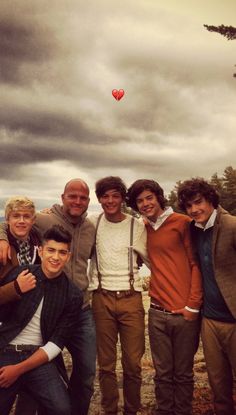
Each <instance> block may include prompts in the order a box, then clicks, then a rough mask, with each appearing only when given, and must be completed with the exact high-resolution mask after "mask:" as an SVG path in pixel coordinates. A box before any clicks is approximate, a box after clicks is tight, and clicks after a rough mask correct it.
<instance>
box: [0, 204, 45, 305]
mask: <svg viewBox="0 0 236 415" xmlns="http://www.w3.org/2000/svg"><path fill="white" fill-rule="evenodd" d="M5 218H6V222H7V236H8V239H9V242H10V252H11V258H10V259H8V261H7V263H6V265H1V266H0V280H1V279H3V278H4V277H5V275H6V274H7V273H8V272H9V271H10V270H11V269H12V268H14V267H16V266H17V265H22V264H25V265H26V264H34V263H39V262H40V259H39V256H38V252H37V249H38V245H39V241H40V239H39V235H38V234H37V232H35V231H34V230H33V229H32V226H33V224H34V221H35V206H34V203H33V202H32V201H31V200H30V199H28V198H27V197H24V196H15V197H12V198H10V199H9V200H8V201H7V203H6V206H5ZM34 287H35V278H34V276H33V275H30V273H28V272H27V271H23V272H22V273H21V274H20V275H19V277H18V278H17V279H16V280H15V281H14V282H11V283H9V284H6V285H4V286H3V287H0V304H3V303H5V302H8V301H12V300H15V299H19V298H20V294H21V292H22V293H23V292H26V291H28V290H31V289H33V288H34Z"/></svg>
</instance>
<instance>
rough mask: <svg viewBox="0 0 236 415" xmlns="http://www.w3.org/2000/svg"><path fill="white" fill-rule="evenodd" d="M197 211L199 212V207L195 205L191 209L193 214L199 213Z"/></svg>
mask: <svg viewBox="0 0 236 415" xmlns="http://www.w3.org/2000/svg"><path fill="white" fill-rule="evenodd" d="M197 210H198V207H197V205H195V204H194V203H193V204H192V205H191V207H190V212H191V213H195V212H197Z"/></svg>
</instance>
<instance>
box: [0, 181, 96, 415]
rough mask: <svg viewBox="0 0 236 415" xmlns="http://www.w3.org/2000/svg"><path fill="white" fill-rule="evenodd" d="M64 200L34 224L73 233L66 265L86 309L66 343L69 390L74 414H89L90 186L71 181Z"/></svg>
mask: <svg viewBox="0 0 236 415" xmlns="http://www.w3.org/2000/svg"><path fill="white" fill-rule="evenodd" d="M61 199H62V206H61V205H58V204H55V205H53V207H52V209H51V211H50V213H49V214H48V213H47V214H43V213H39V214H37V215H36V220H35V225H34V226H35V228H36V230H37V231H38V232H39V233H40V234H41V235H42V233H43V232H45V231H46V230H47V229H48V228H49V227H51V226H52V225H55V224H57V225H61V226H63V227H64V228H65V229H67V230H68V231H69V232H70V233H71V235H72V243H71V259H70V261H69V262H68V263H67V264H66V266H65V272H66V274H67V275H68V277H69V278H71V279H72V281H73V282H74V283H75V284H76V285H77V286H78V287H79V288H80V289H81V290H82V291H83V294H84V304H83V312H81V313H80V315H79V316H78V325H77V328H76V329H74V332H73V336H71V338H70V342H69V343H68V344H66V347H67V349H68V350H69V352H70V354H71V356H72V362H73V370H72V374H71V377H70V383H69V392H70V396H71V401H72V415H87V413H88V410H89V403H90V399H91V396H92V394H93V382H94V377H95V371H96V365H95V363H96V334H95V325H94V320H93V315H92V310H91V307H90V305H89V295H88V290H87V288H88V277H87V266H88V259H89V258H90V257H91V253H92V249H93V245H94V235H95V228H94V225H93V224H92V223H91V222H90V221H89V220H88V219H87V217H86V215H87V213H86V211H87V208H88V204H89V200H90V199H89V188H88V186H87V184H86V183H85V182H84V181H83V180H81V179H73V180H70V181H69V182H68V183H67V184H66V186H65V189H64V192H63V194H62V195H61ZM0 228H1V225H0ZM0 239H6V236H5V235H4V233H3V232H0ZM6 258H7V250H6V241H0V260H1V259H2V260H3V261H6Z"/></svg>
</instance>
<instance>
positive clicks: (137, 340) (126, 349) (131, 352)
mask: <svg viewBox="0 0 236 415" xmlns="http://www.w3.org/2000/svg"><path fill="white" fill-rule="evenodd" d="M92 308H93V312H94V319H95V324H96V334H97V353H98V366H99V383H100V389H101V394H102V400H101V403H102V407H103V410H104V412H105V414H106V415H108V414H109V415H112V414H114V415H115V414H117V412H118V400H119V391H118V385H117V377H116V360H117V354H116V346H117V341H118V336H119V337H120V343H121V363H122V368H123V394H124V413H125V414H127V415H128V414H135V413H136V412H137V411H138V410H139V409H140V388H141V358H142V356H143V353H144V339H145V338H144V308H143V304H142V295H141V293H138V292H133V293H132V295H130V296H124V297H116V296H115V295H114V293H112V294H111V293H106V294H104V293H101V292H99V291H97V292H94V294H93V300H92Z"/></svg>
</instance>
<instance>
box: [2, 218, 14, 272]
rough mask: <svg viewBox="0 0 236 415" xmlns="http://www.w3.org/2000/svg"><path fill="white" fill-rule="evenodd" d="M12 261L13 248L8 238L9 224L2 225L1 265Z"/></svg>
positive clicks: (3, 223)
mask: <svg viewBox="0 0 236 415" xmlns="http://www.w3.org/2000/svg"><path fill="white" fill-rule="evenodd" d="M8 259H11V248H10V245H9V242H8V237H7V223H6V222H1V223H0V263H2V264H3V265H6V264H7V260H8Z"/></svg>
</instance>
